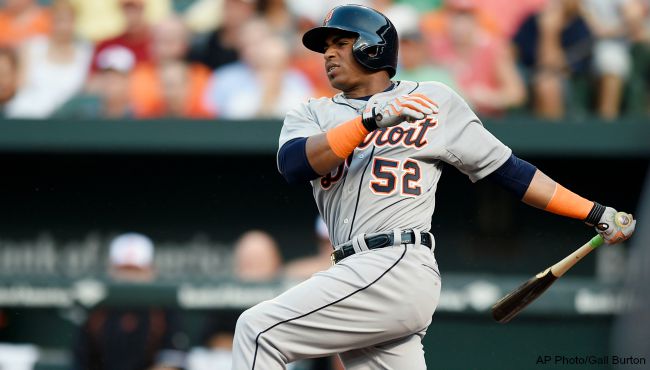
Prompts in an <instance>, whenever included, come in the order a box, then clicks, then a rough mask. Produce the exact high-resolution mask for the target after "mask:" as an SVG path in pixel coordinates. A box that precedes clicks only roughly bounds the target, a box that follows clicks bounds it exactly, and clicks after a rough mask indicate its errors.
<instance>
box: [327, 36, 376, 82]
mask: <svg viewBox="0 0 650 370" xmlns="http://www.w3.org/2000/svg"><path fill="white" fill-rule="evenodd" d="M355 41H356V37H354V36H352V37H350V36H348V35H340V34H339V35H336V34H335V35H331V36H329V37H328V38H327V40H325V50H324V54H323V55H324V57H325V73H327V78H328V79H329V81H330V84H331V85H332V87H334V88H335V89H339V90H341V91H344V92H346V91H350V90H352V89H354V88H355V87H358V86H360V85H362V84H363V83H364V81H366V79H367V76H369V75H370V74H371V72H370V71H368V70H367V69H365V68H363V66H362V65H361V64H359V62H357V60H356V59H354V56H353V55H352V45H354V42H355Z"/></svg>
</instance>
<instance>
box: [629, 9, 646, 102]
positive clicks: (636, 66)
mask: <svg viewBox="0 0 650 370" xmlns="http://www.w3.org/2000/svg"><path fill="white" fill-rule="evenodd" d="M634 6H636V7H638V9H634V10H633V11H631V12H630V14H628V16H629V15H632V16H634V17H636V18H638V19H633V20H632V24H633V25H635V27H633V28H632V29H631V32H630V33H631V37H630V39H631V44H632V46H631V54H632V71H631V74H630V78H629V83H628V89H627V94H626V95H627V96H626V102H625V103H626V106H627V107H626V111H627V112H628V113H631V114H646V115H647V114H649V113H650V2H648V1H647V0H646V1H645V2H634Z"/></svg>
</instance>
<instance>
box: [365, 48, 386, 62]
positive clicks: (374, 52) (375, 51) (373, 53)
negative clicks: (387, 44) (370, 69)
mask: <svg viewBox="0 0 650 370" xmlns="http://www.w3.org/2000/svg"><path fill="white" fill-rule="evenodd" d="M363 52H364V53H365V54H366V55H367V56H368V58H371V59H372V58H377V57H378V56H379V55H381V54H382V53H383V52H384V46H383V45H373V46H371V47H369V48H366V49H365V50H364V51H363Z"/></svg>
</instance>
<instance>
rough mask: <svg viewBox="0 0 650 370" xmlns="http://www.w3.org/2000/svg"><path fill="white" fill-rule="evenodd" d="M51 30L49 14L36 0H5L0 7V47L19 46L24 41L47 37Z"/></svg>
mask: <svg viewBox="0 0 650 370" xmlns="http://www.w3.org/2000/svg"><path fill="white" fill-rule="evenodd" d="M50 29H51V19H50V14H49V12H48V11H47V10H46V9H44V8H42V7H40V6H39V5H38V3H37V1H36V0H4V1H3V2H2V6H1V7H0V46H13V47H15V46H18V45H20V43H22V42H23V41H24V40H26V39H28V38H30V37H33V36H36V35H46V34H48V33H49V32H50Z"/></svg>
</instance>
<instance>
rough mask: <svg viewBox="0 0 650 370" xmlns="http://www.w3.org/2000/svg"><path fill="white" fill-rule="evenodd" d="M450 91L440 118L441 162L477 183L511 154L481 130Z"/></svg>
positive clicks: (471, 114) (481, 127) (479, 122)
mask: <svg viewBox="0 0 650 370" xmlns="http://www.w3.org/2000/svg"><path fill="white" fill-rule="evenodd" d="M449 92H450V94H451V97H450V99H449V101H448V103H447V114H446V116H443V117H441V118H442V119H444V121H443V122H441V123H442V130H443V135H444V151H445V158H444V160H445V162H447V163H449V164H451V165H453V166H454V167H456V168H457V169H458V170H459V171H461V172H462V173H464V174H465V175H467V176H468V177H469V178H470V180H471V181H472V182H476V181H478V180H480V179H482V178H484V177H485V176H487V175H489V174H491V173H492V172H494V171H495V170H496V169H497V168H499V167H500V166H501V165H502V164H503V163H504V162H505V161H507V160H508V158H509V157H510V155H511V154H512V151H511V150H510V148H508V147H507V146H506V145H504V144H503V143H502V142H501V141H499V140H498V139H497V138H496V137H494V135H492V134H491V133H490V132H489V131H488V130H487V129H485V127H483V123H481V120H479V118H478V117H477V116H476V114H475V113H474V112H473V111H472V109H471V108H470V107H469V105H468V104H467V103H466V102H465V100H463V98H461V97H460V96H459V95H458V94H457V93H456V92H454V91H453V90H451V89H449Z"/></svg>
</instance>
